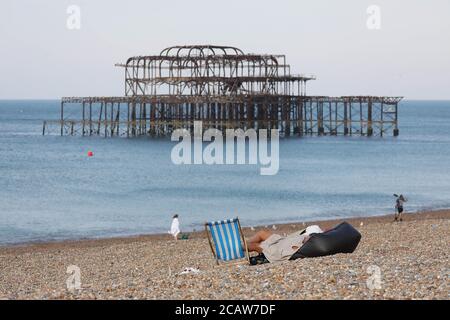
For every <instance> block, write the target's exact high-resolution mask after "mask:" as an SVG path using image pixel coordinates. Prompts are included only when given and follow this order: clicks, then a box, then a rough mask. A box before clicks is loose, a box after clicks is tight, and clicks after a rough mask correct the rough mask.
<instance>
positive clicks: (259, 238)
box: [247, 225, 323, 262]
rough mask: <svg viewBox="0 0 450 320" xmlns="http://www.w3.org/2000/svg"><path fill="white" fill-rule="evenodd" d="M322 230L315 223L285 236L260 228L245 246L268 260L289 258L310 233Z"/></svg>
mask: <svg viewBox="0 0 450 320" xmlns="http://www.w3.org/2000/svg"><path fill="white" fill-rule="evenodd" d="M322 232H323V231H322V229H320V228H319V226H317V225H313V226H309V227H308V228H306V229H304V230H301V231H297V232H294V233H291V234H289V235H287V236H286V237H283V236H280V235H279V234H275V233H272V232H270V231H268V230H261V231H258V232H257V233H256V234H255V235H254V236H253V237H251V238H250V239H248V240H247V247H248V250H249V251H250V252H252V251H254V252H258V253H263V254H264V256H265V257H266V258H267V260H269V262H277V261H283V260H289V258H290V257H291V256H292V255H293V254H294V253H295V252H297V251H298V249H300V247H301V246H302V245H303V244H304V243H306V241H308V240H309V238H310V235H311V234H313V233H322Z"/></svg>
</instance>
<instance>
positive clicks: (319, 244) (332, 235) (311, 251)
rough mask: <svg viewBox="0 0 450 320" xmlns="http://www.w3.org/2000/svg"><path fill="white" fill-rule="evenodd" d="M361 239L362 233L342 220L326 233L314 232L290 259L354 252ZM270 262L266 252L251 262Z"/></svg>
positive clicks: (253, 258) (251, 259)
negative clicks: (265, 254) (265, 255)
mask: <svg viewBox="0 0 450 320" xmlns="http://www.w3.org/2000/svg"><path fill="white" fill-rule="evenodd" d="M360 240H361V234H360V233H359V232H358V230H356V229H355V228H353V226H352V225H351V224H349V223H348V222H342V223H341V224H339V225H337V226H336V227H334V228H333V229H331V230H328V231H326V232H324V233H313V234H311V238H310V239H309V240H308V241H307V242H306V243H305V244H304V245H303V246H302V247H301V248H300V249H298V251H297V252H296V253H294V254H293V255H292V257H291V258H290V259H289V260H296V259H298V258H313V257H321V256H328V255H332V254H336V253H352V252H353V251H355V249H356V247H357V246H358V244H359V241H360ZM267 262H269V261H268V260H267V259H266V257H264V254H262V253H261V254H260V255H258V256H256V257H252V258H250V264H252V265H255V264H262V263H267Z"/></svg>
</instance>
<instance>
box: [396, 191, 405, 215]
mask: <svg viewBox="0 0 450 320" xmlns="http://www.w3.org/2000/svg"><path fill="white" fill-rule="evenodd" d="M394 197H395V198H396V199H395V216H394V221H403V218H402V215H403V204H404V203H405V202H406V198H405V197H404V196H403V195H402V194H401V195H397V194H395V193H394Z"/></svg>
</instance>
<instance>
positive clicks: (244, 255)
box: [205, 218, 250, 265]
mask: <svg viewBox="0 0 450 320" xmlns="http://www.w3.org/2000/svg"><path fill="white" fill-rule="evenodd" d="M205 230H206V234H207V236H208V241H209V245H210V246H211V251H212V253H213V255H214V258H216V263H217V264H218V265H220V263H221V262H222V263H231V262H233V263H241V262H244V261H247V262H248V263H250V260H249V254H248V248H247V243H246V242H245V238H244V235H243V233H242V229H241V224H240V223H239V219H238V218H233V219H227V220H221V221H215V222H206V223H205Z"/></svg>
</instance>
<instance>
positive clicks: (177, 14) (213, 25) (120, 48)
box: [0, 0, 450, 99]
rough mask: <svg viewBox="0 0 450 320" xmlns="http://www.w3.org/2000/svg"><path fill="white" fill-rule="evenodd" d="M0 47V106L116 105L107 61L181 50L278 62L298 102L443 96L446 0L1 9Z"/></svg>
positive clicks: (107, 1) (118, 71)
mask: <svg viewBox="0 0 450 320" xmlns="http://www.w3.org/2000/svg"><path fill="white" fill-rule="evenodd" d="M71 5H75V6H77V7H78V8H79V9H80V15H79V18H80V19H79V22H80V23H79V26H80V28H79V29H76V28H75V29H70V28H68V27H67V22H68V19H69V20H70V18H71V17H73V16H71V13H68V12H67V10H68V7H69V6H71ZM372 6H377V8H378V9H379V11H378V13H379V14H378V13H377V12H375V13H374V11H371V10H369V12H368V8H369V9H370V8H371V7H372ZM70 21H73V20H70ZM0 43H1V44H0V75H1V76H0V99H59V98H60V97H62V96H120V95H123V94H124V72H123V69H122V68H118V67H114V64H115V63H119V62H125V61H126V59H127V58H128V57H130V56H136V55H151V54H158V53H159V52H160V51H161V50H162V49H163V48H165V47H169V46H172V45H182V44H217V45H230V46H235V47H239V48H241V49H242V50H243V51H244V52H249V53H274V54H285V55H286V57H287V62H288V63H289V64H290V65H291V72H292V73H306V74H314V75H315V76H316V77H317V80H315V81H311V82H310V83H309V84H308V94H310V95H331V96H341V95H389V96H404V97H405V98H407V99H450V0H430V1H423V0H370V1H365V0H340V1H336V0H315V1H304V0H292V1H289V0H277V1H274V0H273V1H266V0H255V1H253V0H248V1H244V0H239V1H236V0H227V1H214V0H191V1H185V0H171V1H161V0H158V1H153V0H127V1H115V0H114V1H113V0H58V1H56V0H39V1H36V0H2V1H1V5H0Z"/></svg>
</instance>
